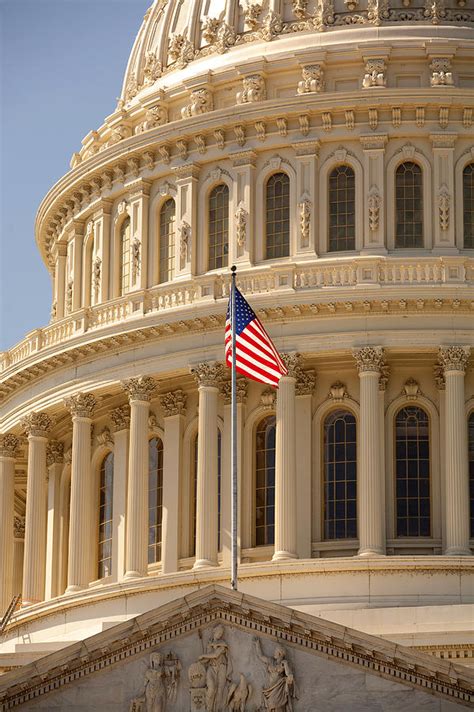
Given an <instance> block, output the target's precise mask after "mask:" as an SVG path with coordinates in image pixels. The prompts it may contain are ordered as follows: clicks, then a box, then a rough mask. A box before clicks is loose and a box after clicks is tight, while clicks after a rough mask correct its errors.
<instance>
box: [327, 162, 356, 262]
mask: <svg viewBox="0 0 474 712" xmlns="http://www.w3.org/2000/svg"><path fill="white" fill-rule="evenodd" d="M328 197H329V251H330V252H338V251H340V250H355V175H354V171H353V170H352V168H351V167H350V166H337V168H335V169H334V170H333V171H332V172H331V173H330V175H329V191H328Z"/></svg>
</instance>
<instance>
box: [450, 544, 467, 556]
mask: <svg viewBox="0 0 474 712" xmlns="http://www.w3.org/2000/svg"><path fill="white" fill-rule="evenodd" d="M444 555H445V556H473V553H472V551H471V549H469V548H467V549H466V548H464V547H462V546H450V547H449V549H446V551H445V552H444Z"/></svg>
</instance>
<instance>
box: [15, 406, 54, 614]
mask: <svg viewBox="0 0 474 712" xmlns="http://www.w3.org/2000/svg"><path fill="white" fill-rule="evenodd" d="M22 425H23V428H24V429H25V431H26V433H27V435H28V475H27V477H28V479H27V490H26V517H25V552H24V559H23V592H22V604H23V605H24V606H27V605H29V604H31V603H37V602H38V601H42V600H43V599H44V583H45V565H46V497H47V480H46V445H47V442H48V433H49V430H50V428H51V425H52V423H51V419H50V417H49V416H48V415H47V414H46V413H31V414H30V415H29V416H27V417H26V418H25V419H24V420H23V421H22Z"/></svg>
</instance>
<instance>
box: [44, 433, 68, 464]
mask: <svg viewBox="0 0 474 712" xmlns="http://www.w3.org/2000/svg"><path fill="white" fill-rule="evenodd" d="M63 462H64V443H62V442H60V441H59V440H50V441H49V443H48V445H47V446H46V464H47V465H48V467H49V466H50V465H62V463H63Z"/></svg>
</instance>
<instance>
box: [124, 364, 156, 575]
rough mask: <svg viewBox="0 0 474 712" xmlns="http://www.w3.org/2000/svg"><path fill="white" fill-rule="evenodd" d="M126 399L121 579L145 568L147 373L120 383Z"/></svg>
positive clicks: (149, 389) (152, 382) (151, 382)
mask: <svg viewBox="0 0 474 712" xmlns="http://www.w3.org/2000/svg"><path fill="white" fill-rule="evenodd" d="M122 386H123V388H124V390H125V391H126V392H127V393H128V397H129V400H130V449H129V459H128V495H127V544H126V558H125V578H126V579H133V578H140V577H142V576H145V575H146V572H147V568H148V549H147V542H148V417H149V415H150V401H151V397H152V395H153V393H154V392H155V389H156V382H155V380H154V379H153V378H151V377H150V376H138V377H137V378H129V379H128V380H127V381H124V382H123V383H122Z"/></svg>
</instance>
